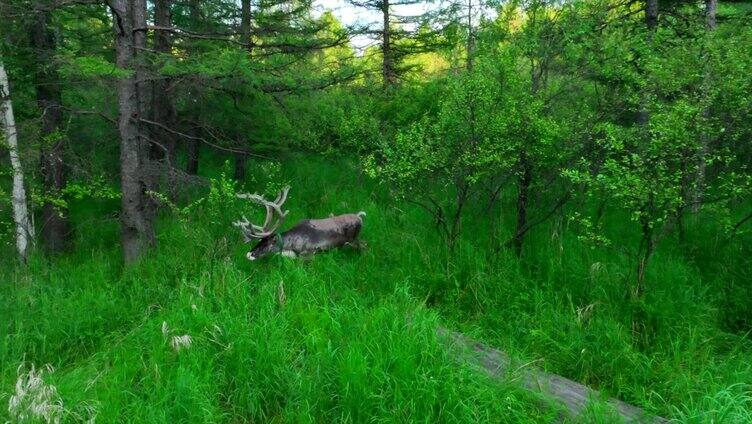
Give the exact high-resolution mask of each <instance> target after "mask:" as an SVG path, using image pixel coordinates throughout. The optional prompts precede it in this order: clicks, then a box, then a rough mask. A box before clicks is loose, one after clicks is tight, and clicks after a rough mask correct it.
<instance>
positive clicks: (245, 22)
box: [240, 0, 251, 52]
mask: <svg viewBox="0 0 752 424" xmlns="http://www.w3.org/2000/svg"><path fill="white" fill-rule="evenodd" d="M240 34H241V36H242V37H243V39H242V40H240V41H241V42H242V43H248V47H247V50H248V51H249V52H250V51H251V47H250V46H251V0H241V2H240Z"/></svg>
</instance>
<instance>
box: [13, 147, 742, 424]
mask: <svg viewBox="0 0 752 424" xmlns="http://www.w3.org/2000/svg"><path fill="white" fill-rule="evenodd" d="M207 163H208V160H207V161H206V162H203V163H202V166H205V168H206V169H208V170H209V171H210V172H208V173H207V176H210V177H214V178H219V174H220V172H221V170H222V168H223V166H222V165H221V164H219V163H216V164H214V166H211V165H207ZM249 169H250V170H253V169H254V167H253V165H252V164H249ZM281 177H282V179H284V180H285V181H287V182H289V183H290V184H291V185H292V190H291V192H290V198H289V200H288V203H287V207H288V208H289V209H290V211H291V212H290V216H289V217H288V224H287V225H288V226H289V225H291V224H292V223H294V222H296V221H297V220H299V219H303V218H310V217H324V216H328V215H329V214H330V213H335V214H338V213H346V212H353V211H359V210H365V211H366V212H367V213H368V215H367V218H366V222H365V225H364V229H363V233H362V238H363V239H364V240H366V241H367V243H368V246H369V247H368V249H367V250H365V251H362V252H357V251H352V250H341V251H334V252H330V253H326V254H320V255H317V256H316V257H314V258H313V259H312V260H310V261H294V260H288V259H284V258H273V259H271V260H267V261H260V262H253V263H251V262H249V261H247V260H245V257H244V256H245V255H244V254H245V252H246V251H247V249H248V247H247V246H246V245H244V244H243V243H242V241H241V237H240V235H239V234H238V233H237V231H236V230H235V229H234V228H233V227H232V226H231V225H230V222H231V221H232V220H233V219H236V218H237V216H238V215H239V211H238V210H237V208H236V207H235V204H234V203H233V204H230V203H232V202H233V200H232V199H231V197H229V195H230V194H231V190H225V189H223V188H222V187H225V188H227V184H218V185H217V186H218V187H219V189H218V190H216V191H215V192H214V194H213V195H212V196H209V197H208V198H207V200H206V201H204V202H203V203H201V204H199V205H197V206H196V207H194V208H191V209H190V210H186V211H182V212H180V213H169V212H167V211H165V213H164V214H163V216H162V217H161V218H160V222H159V225H158V248H157V249H155V250H154V252H153V253H150V254H149V255H148V257H146V258H144V259H143V260H142V261H141V262H140V263H139V264H137V265H136V266H134V267H131V268H129V269H127V270H123V267H122V262H121V260H120V252H119V249H118V248H117V247H116V246H117V243H118V228H119V227H118V220H117V215H116V213H117V206H118V204H117V203H118V202H117V201H93V200H83V201H80V202H78V203H74V204H73V205H72V207H71V211H72V212H71V217H72V219H73V221H74V223H75V225H76V249H75V250H74V251H73V252H72V253H69V254H66V255H63V256H60V257H57V258H53V259H51V260H49V259H46V258H45V257H43V256H42V255H35V256H34V257H33V258H32V261H31V263H30V264H29V267H28V270H21V269H19V268H17V267H15V266H13V265H12V263H13V262H12V255H11V254H10V252H11V250H10V248H11V247H10V246H7V247H3V249H7V252H8V253H7V254H5V251H4V252H3V255H2V256H3V259H0V277H2V280H3V281H8V280H9V281H10V284H0V316H2V317H3V320H2V323H0V335H1V337H0V364H1V366H0V402H2V404H3V405H9V402H10V401H11V396H13V395H15V394H17V390H18V388H17V387H16V384H17V382H18V380H19V379H18V377H19V374H23V373H28V371H29V369H30V367H31V364H34V365H35V366H36V367H37V368H40V367H44V366H45V365H46V364H50V365H51V366H52V367H54V371H46V373H45V376H44V378H43V380H44V381H45V384H47V385H48V386H46V387H52V386H54V388H55V390H56V392H55V393H54V394H51V395H50V402H49V405H48V406H47V408H48V410H49V413H50V414H53V415H54V414H57V415H59V416H62V417H64V418H65V420H67V421H76V420H87V419H89V418H91V417H93V416H96V420H97V421H98V422H116V421H117V422H120V421H129V422H149V423H154V422H292V423H298V422H365V421H369V422H370V421H374V422H412V421H420V422H432V423H433V422H509V423H519V422H540V423H547V422H551V421H552V420H554V419H555V417H556V416H558V415H557V414H558V413H557V408H556V407H554V406H553V405H551V404H550V403H548V402H546V401H545V400H542V399H541V398H540V397H539V396H538V395H535V394H534V393H531V392H528V391H526V390H524V389H523V388H521V386H520V385H519V382H516V381H507V382H505V381H503V380H501V381H500V380H495V379H492V378H490V377H488V376H487V375H485V374H484V373H482V372H479V371H478V370H477V369H475V368H473V367H471V366H464V365H460V364H458V363H457V361H456V360H455V359H456V358H455V357H453V355H452V354H451V353H450V352H447V349H446V348H445V347H446V346H445V341H443V340H442V339H441V338H440V337H439V336H437V334H436V328H437V327H438V326H439V325H443V326H445V327H449V328H452V329H455V330H459V331H462V332H464V333H466V334H469V335H471V336H472V337H474V338H477V339H480V340H483V341H484V342H486V343H488V344H490V345H492V346H496V347H498V348H501V349H503V350H505V351H507V352H509V354H510V355H512V356H513V357H515V358H520V359H521V360H524V361H527V362H534V363H535V365H536V366H537V367H539V368H543V369H545V370H547V371H549V372H554V373H557V374H560V375H563V376H565V377H567V378H570V379H573V380H576V381H578V382H581V383H583V384H587V385H589V386H591V387H594V388H596V389H598V390H601V391H603V393H604V394H605V395H606V396H611V397H615V398H619V399H621V400H624V401H627V402H629V403H632V404H634V405H637V406H639V407H641V408H643V409H645V410H646V411H648V412H650V413H655V414H658V415H661V416H664V417H667V418H669V419H675V420H677V421H678V422H697V423H701V422H702V423H704V422H717V423H748V422H752V385H751V384H750V382H752V341H751V340H750V337H749V327H748V325H749V322H750V321H745V320H747V319H749V318H750V317H752V312H751V311H750V307H751V306H750V305H749V304H748V303H749V302H747V301H744V299H745V298H744V296H745V295H748V294H751V293H752V292H749V291H748V290H750V289H749V287H750V286H752V284H750V281H752V276H751V275H750V272H752V263H751V262H750V257H751V255H749V254H748V253H749V243H748V240H745V241H742V242H739V244H738V245H736V244H732V245H730V246H728V247H725V248H723V249H721V248H720V247H719V245H718V243H720V242H719V241H717V240H716V238H714V237H713V236H712V234H713V231H714V229H713V228H712V227H710V226H708V225H705V224H703V222H702V221H700V222H698V223H695V224H693V225H694V226H693V227H691V230H692V231H688V234H694V236H690V238H689V240H688V241H687V242H686V243H694V244H693V245H694V246H697V247H695V248H693V249H687V248H686V246H680V245H679V244H678V242H674V241H670V242H667V243H665V246H664V247H662V248H661V249H659V251H658V252H657V254H656V257H655V260H654V262H653V263H652V264H651V267H650V269H649V273H648V276H647V295H646V298H645V300H644V302H643V304H641V305H633V304H630V302H628V301H627V300H626V296H625V293H627V288H626V287H627V286H626V284H627V282H628V281H630V278H631V277H632V273H631V270H632V269H633V266H632V263H631V261H630V259H629V257H628V256H627V255H622V254H616V253H615V252H614V251H613V250H609V249H606V248H592V247H590V246H586V245H584V244H583V243H582V241H581V240H580V239H579V238H578V237H577V234H576V233H575V231H573V230H570V229H569V228H568V226H567V224H566V221H561V220H559V221H556V220H555V221H553V222H552V223H551V225H548V226H545V225H544V226H541V227H539V228H537V229H536V230H535V231H534V232H533V233H532V234H531V235H530V237H529V239H528V240H527V247H526V249H525V251H524V254H523V258H522V259H521V260H520V259H517V258H516V257H515V256H514V255H513V254H512V253H509V252H503V251H502V252H501V253H499V254H496V255H494V254H492V253H490V252H491V250H492V249H489V248H488V246H489V243H491V240H490V237H488V230H487V228H486V227H484V226H485V225H487V223H486V222H485V221H482V220H480V219H477V220H468V222H466V225H465V228H464V232H465V235H466V237H465V239H463V240H462V241H461V242H460V243H459V245H458V246H457V247H456V249H455V250H454V251H452V252H451V253H450V252H449V251H447V249H446V248H444V247H443V246H444V244H443V243H442V241H441V239H440V238H439V237H438V235H437V234H436V232H435V231H434V229H433V227H432V224H431V222H430V219H429V217H428V216H427V215H426V214H425V213H424V212H423V211H422V210H420V209H419V208H418V207H414V206H412V205H409V204H405V203H394V201H393V200H390V199H389V197H388V196H387V195H386V191H385V189H384V188H383V187H379V186H376V185H375V184H373V183H372V182H370V181H368V180H367V179H366V178H365V177H363V176H362V175H361V174H360V173H359V172H358V170H357V168H356V167H354V166H351V165H349V164H347V163H343V162H332V161H328V160H324V159H316V158H310V157H305V158H303V157H299V158H294V159H291V160H289V161H286V162H285V163H284V165H283V167H282V174H281ZM251 180H252V177H251V176H249V181H247V182H246V184H245V186H246V187H247V188H249V189H251V190H252V189H253V187H257V186H258V184H263V183H265V181H263V180H260V181H258V182H256V183H254V182H253V181H251ZM508 201H509V199H505V198H502V202H501V203H500V205H501V206H500V207H501V210H500V211H499V212H498V214H499V216H500V217H501V218H500V219H499V221H498V225H499V228H501V230H500V231H504V229H506V230H507V231H508V230H509V228H511V220H512V219H513V217H512V214H511V213H504V208H506V207H507V203H508ZM505 202H507V203H505ZM472 212H473V213H478V214H482V213H483V212H481V211H472ZM510 212H511V211H510ZM609 214H610V215H609V216H610V217H611V218H612V219H611V220H610V222H613V224H612V228H610V229H609V230H608V231H610V232H611V234H629V233H630V231H631V227H630V225H631V224H629V223H628V221H627V220H623V219H619V218H620V217H619V215H618V210H614V211H610V212H609ZM729 264H733V265H729ZM745 290H746V291H745ZM746 299H747V300H748V299H749V297H746ZM635 311H638V312H639V313H640V314H642V315H641V316H642V317H643V322H644V323H645V329H644V330H643V333H642V334H643V335H642V337H640V338H639V339H636V338H635V336H634V334H633V331H632V326H631V323H632V322H633V318H634V314H635V313H637V312H635ZM6 318H8V319H6ZM745 328H746V330H745ZM186 336H187V337H186ZM22 382H23V381H22ZM34 390H36V389H34ZM48 394H49V392H48ZM24 399H25V400H26V401H28V400H29V398H28V397H26V398H24ZM11 409H12V408H11ZM11 409H7V408H5V407H3V408H0V421H3V422H4V421H6V420H9V419H11V418H12V414H13V411H12V410H11ZM614 420H615V418H614V417H613V415H612V414H611V413H609V411H608V410H606V409H604V408H603V406H602V405H600V404H598V403H596V404H594V405H592V408H590V409H589V410H588V411H587V413H586V414H585V416H584V417H583V418H582V421H587V422H614Z"/></svg>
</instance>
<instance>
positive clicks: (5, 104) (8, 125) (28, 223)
mask: <svg viewBox="0 0 752 424" xmlns="http://www.w3.org/2000/svg"><path fill="white" fill-rule="evenodd" d="M0 125H2V127H3V129H4V130H5V140H6V142H7V144H8V151H9V152H10V164H11V167H12V168H13V192H12V194H11V203H12V205H13V220H14V221H15V224H16V247H17V248H18V256H19V257H20V259H21V261H22V262H24V263H25V262H26V260H27V259H28V257H29V246H30V244H31V243H32V241H33V240H34V225H33V222H32V220H31V218H30V216H29V209H28V206H27V203H26V189H25V188H24V176H23V168H22V167H21V159H20V157H19V154H18V137H17V134H16V120H15V118H14V117H13V104H12V103H11V100H10V86H9V84H8V74H7V73H6V72H5V66H4V65H3V62H2V60H0Z"/></svg>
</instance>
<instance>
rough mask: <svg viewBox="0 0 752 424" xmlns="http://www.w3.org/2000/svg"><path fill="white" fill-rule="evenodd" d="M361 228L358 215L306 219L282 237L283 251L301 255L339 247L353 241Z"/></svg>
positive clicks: (361, 220)
mask: <svg viewBox="0 0 752 424" xmlns="http://www.w3.org/2000/svg"><path fill="white" fill-rule="evenodd" d="M362 226H363V218H362V214H360V213H357V214H355V213H351V214H345V215H338V216H333V217H330V218H324V219H306V220H303V221H301V222H300V223H298V225H296V226H294V227H293V228H291V229H290V230H288V231H286V232H285V233H284V234H283V235H282V236H283V244H284V247H283V249H284V250H291V251H294V252H296V253H301V252H315V251H319V250H326V249H330V248H333V247H339V246H342V245H344V244H345V243H349V242H352V241H353V240H355V238H356V237H357V236H358V234H359V233H360V229H361V227H362Z"/></svg>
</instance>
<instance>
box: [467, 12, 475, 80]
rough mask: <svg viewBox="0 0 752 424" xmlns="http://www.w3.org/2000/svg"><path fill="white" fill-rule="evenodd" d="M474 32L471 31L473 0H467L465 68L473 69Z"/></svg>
mask: <svg viewBox="0 0 752 424" xmlns="http://www.w3.org/2000/svg"><path fill="white" fill-rule="evenodd" d="M474 59H475V33H474V31H473V0H467V70H468V71H472V70H473V60H474Z"/></svg>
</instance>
